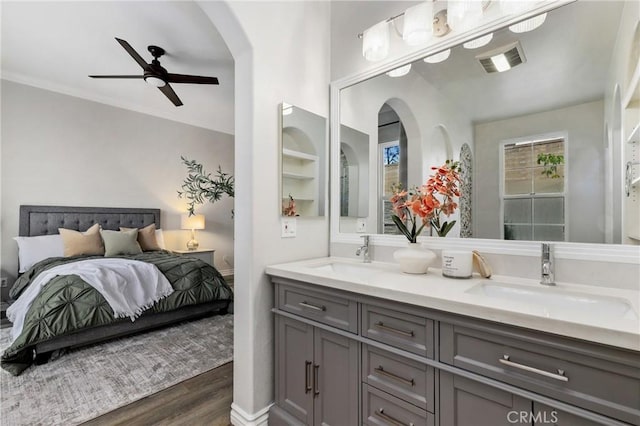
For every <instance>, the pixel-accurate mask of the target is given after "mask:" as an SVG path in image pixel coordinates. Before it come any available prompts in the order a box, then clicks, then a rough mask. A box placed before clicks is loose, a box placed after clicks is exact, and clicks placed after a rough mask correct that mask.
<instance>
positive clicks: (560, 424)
mask: <svg viewBox="0 0 640 426" xmlns="http://www.w3.org/2000/svg"><path fill="white" fill-rule="evenodd" d="M531 415H532V420H533V424H534V425H536V426H539V425H553V426H602V425H603V424H605V423H596V422H594V421H593V420H587V419H585V418H584V417H579V416H576V415H575V414H570V413H567V412H564V411H560V410H556V409H555V408H553V407H549V406H548V405H545V404H540V403H539V402H534V403H533V410H532V411H531Z"/></svg>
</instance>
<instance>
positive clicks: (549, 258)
mask: <svg viewBox="0 0 640 426" xmlns="http://www.w3.org/2000/svg"><path fill="white" fill-rule="evenodd" d="M553 263H554V261H553V248H552V247H551V244H549V243H542V256H541V258H540V269H541V270H540V284H542V285H550V286H552V285H556V282H555V280H554V276H553V268H554V264H553Z"/></svg>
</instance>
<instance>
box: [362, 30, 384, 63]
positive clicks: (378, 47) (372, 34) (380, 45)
mask: <svg viewBox="0 0 640 426" xmlns="http://www.w3.org/2000/svg"><path fill="white" fill-rule="evenodd" d="M388 54H389V23H388V22H387V21H382V22H378V23H377V24H375V25H374V26H373V27H371V28H369V29H367V30H365V31H364V32H363V33H362V56H364V57H365V59H366V60H367V61H380V60H382V59H384V58H386V57H387V55H388Z"/></svg>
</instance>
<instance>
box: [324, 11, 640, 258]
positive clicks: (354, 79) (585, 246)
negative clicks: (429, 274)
mask: <svg viewBox="0 0 640 426" xmlns="http://www.w3.org/2000/svg"><path fill="white" fill-rule="evenodd" d="M575 1H578V0H549V1H545V2H541V4H538V5H536V6H535V7H533V8H531V9H530V10H528V11H527V12H525V13H522V14H520V15H518V16H511V17H505V16H502V17H499V18H497V19H495V20H493V21H490V22H487V23H485V24H482V25H480V26H478V27H476V28H474V29H472V30H470V31H466V32H461V33H456V34H451V33H450V34H449V35H447V36H444V37H442V38H441V39H440V40H436V42H435V43H433V44H430V45H428V46H426V47H424V48H422V49H420V50H416V51H415V52H411V53H409V54H406V55H404V56H400V57H397V58H395V59H392V60H388V61H383V62H381V63H380V64H379V65H377V66H373V67H371V68H367V69H366V70H365V71H363V72H360V73H357V74H353V75H351V76H347V77H345V78H342V79H339V80H335V81H332V82H331V85H330V90H331V105H330V138H331V139H330V156H329V166H330V171H329V177H330V195H331V199H330V202H329V205H330V211H329V215H330V216H329V218H330V220H329V221H330V239H329V244H330V245H331V244H333V243H343V244H360V243H361V240H362V238H361V237H362V235H364V234H357V233H340V206H339V201H338V200H339V194H340V170H339V169H340V167H339V162H340V158H339V153H340V91H341V90H342V89H344V88H347V87H349V86H352V85H354V84H357V83H359V82H362V81H364V80H368V79H370V78H372V77H376V76H378V75H381V74H383V73H385V72H387V71H390V70H392V69H395V68H398V67H400V66H402V65H405V64H408V63H412V62H414V61H416V60H419V59H421V58H424V57H426V56H429V55H432V54H434V53H437V52H439V51H442V50H445V49H448V48H451V47H454V46H458V45H460V44H462V43H464V42H466V41H469V40H472V39H475V38H477V37H479V36H482V35H484V34H486V33H488V32H493V31H496V30H499V29H502V28H505V27H507V26H509V25H511V24H514V23H516V22H519V21H521V20H524V19H527V18H530V17H533V16H535V15H539V14H541V13H544V12H549V11H552V10H554V9H557V8H559V7H562V6H565V5H567V4H570V3H573V2H575ZM336 197H338V198H336ZM418 240H419V242H422V243H423V244H424V245H425V246H427V247H429V248H432V249H436V250H440V249H462V250H479V251H481V252H485V253H491V254H505V255H506V254H508V255H520V256H532V257H539V256H540V244H541V242H540V241H505V240H496V239H481V238H439V237H425V236H422V237H419V239H418ZM370 244H373V245H379V246H391V247H404V246H405V245H406V238H405V237H404V236H401V235H385V234H371V239H370ZM553 244H554V247H555V252H554V254H555V256H556V258H560V259H574V260H588V261H600V262H614V263H630V264H640V246H635V245H624V244H593V243H571V242H554V243H553Z"/></svg>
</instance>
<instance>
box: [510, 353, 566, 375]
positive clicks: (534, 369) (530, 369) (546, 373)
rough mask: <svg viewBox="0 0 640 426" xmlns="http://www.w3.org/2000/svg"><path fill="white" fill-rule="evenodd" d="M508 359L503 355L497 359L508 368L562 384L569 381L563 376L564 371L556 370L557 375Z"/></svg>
mask: <svg viewBox="0 0 640 426" xmlns="http://www.w3.org/2000/svg"><path fill="white" fill-rule="evenodd" d="M509 358H510V357H509V355H503V356H502V358H500V359H498V361H500V362H501V363H502V364H504V365H508V366H509V367H514V368H519V369H520V370H524V371H529V372H531V373H536V374H540V375H541V376H545V377H550V378H552V379H556V380H560V381H562V382H568V381H569V378H568V377H567V376H565V375H564V370H558V373H551V372H549V371H544V370H540V369H539V368H535V367H529V366H528V365H524V364H518V363H517V362H513V361H511V360H510V359H509Z"/></svg>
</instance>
